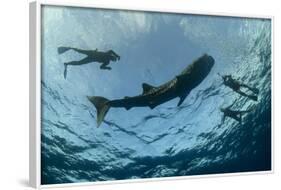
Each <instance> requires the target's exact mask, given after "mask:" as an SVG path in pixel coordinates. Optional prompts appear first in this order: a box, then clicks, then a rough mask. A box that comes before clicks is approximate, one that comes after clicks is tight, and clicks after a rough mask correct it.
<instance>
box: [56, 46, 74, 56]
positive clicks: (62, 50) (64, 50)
mask: <svg viewBox="0 0 281 190" xmlns="http://www.w3.org/2000/svg"><path fill="white" fill-rule="evenodd" d="M70 49H71V48H69V47H63V46H62V47H58V53H59V54H62V53H64V52H66V51H68V50H70Z"/></svg>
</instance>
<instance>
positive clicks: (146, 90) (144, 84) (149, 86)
mask: <svg viewBox="0 0 281 190" xmlns="http://www.w3.org/2000/svg"><path fill="white" fill-rule="evenodd" d="M153 88H155V87H154V86H152V85H150V84H147V83H142V89H143V91H142V94H145V93H147V92H149V91H150V90H152V89H153Z"/></svg>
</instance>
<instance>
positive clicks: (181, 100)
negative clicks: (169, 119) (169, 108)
mask: <svg viewBox="0 0 281 190" xmlns="http://www.w3.org/2000/svg"><path fill="white" fill-rule="evenodd" d="M188 94H189V93H186V94H183V95H181V96H179V97H180V101H179V102H178V106H180V105H181V104H182V103H183V101H184V100H185V98H186V97H187V95H188Z"/></svg>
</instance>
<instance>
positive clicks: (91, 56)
mask: <svg viewBox="0 0 281 190" xmlns="http://www.w3.org/2000/svg"><path fill="white" fill-rule="evenodd" d="M68 50H74V51H76V52H78V53H81V54H84V55H86V56H87V57H85V58H83V59H81V60H79V61H70V62H67V63H64V66H65V69H64V78H66V74H67V66H68V65H73V66H77V65H84V64H88V63H91V62H98V63H102V65H101V66H100V69H107V70H111V67H108V66H107V65H108V64H109V63H110V61H117V60H120V56H119V55H118V54H117V53H115V52H114V51H113V50H108V51H106V52H102V51H98V50H97V49H96V50H82V49H78V48H72V47H59V48H58V53H59V54H62V53H64V52H66V51H68Z"/></svg>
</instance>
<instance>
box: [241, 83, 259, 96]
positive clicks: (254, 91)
mask: <svg viewBox="0 0 281 190" xmlns="http://www.w3.org/2000/svg"><path fill="white" fill-rule="evenodd" d="M241 87H245V88H248V89H249V90H251V91H252V92H253V93H255V94H258V93H259V89H257V88H253V87H250V86H248V85H246V84H241Z"/></svg>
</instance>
